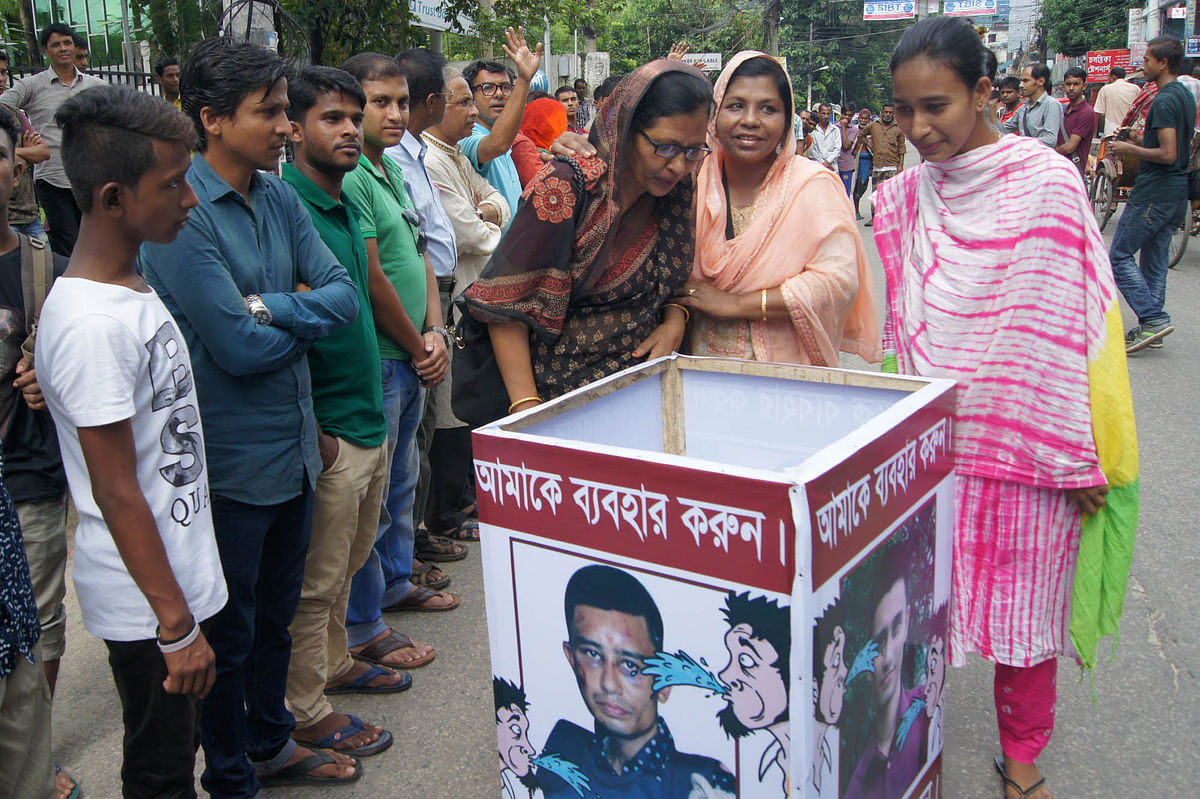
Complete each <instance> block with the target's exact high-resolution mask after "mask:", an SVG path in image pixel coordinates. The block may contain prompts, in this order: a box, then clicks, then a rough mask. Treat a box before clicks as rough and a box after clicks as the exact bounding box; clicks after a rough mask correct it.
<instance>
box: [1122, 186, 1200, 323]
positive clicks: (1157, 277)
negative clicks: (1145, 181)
mask: <svg viewBox="0 0 1200 799" xmlns="http://www.w3.org/2000/svg"><path fill="white" fill-rule="evenodd" d="M1187 211H1188V201H1187V198H1181V199H1179V200H1176V201H1175V202H1167V203H1151V204H1149V205H1134V204H1133V203H1126V204H1125V212H1124V213H1123V214H1121V218H1120V219H1119V220H1117V232H1116V233H1114V234H1113V240H1112V246H1111V247H1110V248H1109V250H1108V258H1109V260H1110V261H1112V270H1113V278H1114V279H1115V280H1116V281H1117V288H1119V289H1120V290H1121V294H1123V295H1124V296H1125V302H1127V303H1129V307H1130V308H1132V309H1133V312H1134V313H1135V314H1137V318H1138V322H1140V323H1141V324H1143V325H1148V326H1151V327H1159V326H1161V325H1166V324H1170V322H1171V316H1170V315H1169V314H1168V313H1167V312H1166V311H1165V310H1163V305H1165V304H1166V301H1167V262H1168V261H1169V260H1170V250H1171V236H1172V235H1173V234H1174V232H1175V229H1176V228H1177V227H1179V226H1180V225H1181V224H1183V220H1184V219H1185V218H1186V216H1187ZM1138 250H1141V253H1142V254H1141V258H1140V266H1139V264H1138V263H1136V262H1135V261H1134V259H1133V254H1134V253H1135V252H1137V251H1138Z"/></svg>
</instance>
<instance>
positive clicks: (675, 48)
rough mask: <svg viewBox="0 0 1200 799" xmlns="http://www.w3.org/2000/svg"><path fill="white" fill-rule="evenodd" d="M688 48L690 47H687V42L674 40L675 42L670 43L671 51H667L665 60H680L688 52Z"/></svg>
mask: <svg viewBox="0 0 1200 799" xmlns="http://www.w3.org/2000/svg"><path fill="white" fill-rule="evenodd" d="M689 50H690V48H689V47H688V43H687V42H684V41H678V42H675V44H673V45H671V52H669V53H667V60H669V61H682V60H683V57H684V56H685V55H687V54H688V51H689Z"/></svg>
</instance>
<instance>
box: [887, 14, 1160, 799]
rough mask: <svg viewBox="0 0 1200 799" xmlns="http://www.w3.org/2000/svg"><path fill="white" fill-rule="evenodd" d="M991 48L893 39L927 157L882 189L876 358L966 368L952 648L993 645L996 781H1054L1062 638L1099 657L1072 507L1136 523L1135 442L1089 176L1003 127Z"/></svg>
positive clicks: (920, 30) (956, 37)
mask: <svg viewBox="0 0 1200 799" xmlns="http://www.w3.org/2000/svg"><path fill="white" fill-rule="evenodd" d="M986 57H987V52H986V50H985V49H984V46H983V44H982V43H981V42H980V40H979V37H978V36H977V35H976V33H975V31H974V30H973V29H972V27H971V26H970V25H969V24H968V23H967V22H965V21H964V20H962V19H961V18H952V17H934V18H931V19H927V20H924V21H922V22H920V23H918V24H917V25H915V26H913V27H912V28H909V29H908V31H907V32H906V33H905V34H904V36H903V38H902V39H901V40H900V43H899V44H898V45H897V47H896V51H895V53H894V54H893V56H892V63H891V69H892V84H893V93H894V95H895V104H896V121H897V122H898V123H899V125H900V128H901V129H902V130H903V132H904V134H905V136H906V137H908V139H909V140H910V141H912V142H913V144H914V145H916V147H917V149H918V150H919V152H920V153H921V155H922V156H923V158H924V161H925V163H923V164H921V165H920V166H918V167H917V168H915V169H912V170H907V171H905V172H902V173H901V174H900V175H898V176H897V177H896V178H894V179H892V180H890V181H888V183H886V184H884V185H883V186H882V187H881V188H880V191H879V194H878V196H877V199H876V202H877V208H878V212H877V220H876V225H875V239H876V243H877V244H878V246H879V253H880V257H881V259H882V261H883V264H884V268H885V270H886V273H887V280H888V291H887V315H886V318H885V322H884V369H885V371H903V372H906V373H910V374H919V375H924V376H937V377H951V378H954V379H956V380H958V381H960V388H959V394H958V410H957V415H956V424H955V434H954V448H955V456H956V461H957V469H958V485H957V502H956V504H957V509H956V519H955V540H954V547H955V550H954V579H953V594H954V596H953V603H952V613H951V641H950V660H951V663H952V664H954V665H962V664H963V663H964V662H965V659H966V655H967V653H969V652H971V651H976V652H979V653H980V654H981V655H982V656H983V657H985V658H986V659H988V660H991V661H992V662H993V663H995V702H996V709H997V719H998V722H999V727H1000V742H1001V747H1002V749H1003V752H1004V754H1003V757H997V758H996V767H997V769H998V770H999V771H1000V774H1001V776H1002V777H1003V779H1004V785H1005V794H1006V796H1007V797H1009V798H1010V799H1019V798H1020V797H1030V798H1031V799H1050V798H1051V792H1050V789H1049V788H1048V787H1047V785H1046V783H1045V780H1044V778H1043V777H1042V774H1041V773H1040V771H1039V770H1038V768H1037V766H1036V765H1035V761H1036V760H1037V758H1038V756H1039V755H1040V754H1041V752H1042V750H1043V749H1044V747H1045V746H1046V744H1047V743H1048V742H1049V739H1050V735H1051V732H1052V731H1053V727H1054V710H1055V705H1056V702H1057V693H1056V676H1057V665H1056V663H1057V661H1056V658H1057V657H1058V656H1060V655H1075V656H1076V657H1080V658H1082V659H1083V661H1084V662H1085V663H1088V664H1090V663H1092V662H1094V660H1093V658H1094V655H1093V652H1092V651H1090V650H1091V649H1093V648H1094V645H1095V638H1092V637H1089V636H1088V635H1080V634H1079V630H1078V629H1077V621H1078V619H1077V618H1075V617H1073V616H1072V591H1074V592H1075V593H1074V596H1075V605H1076V607H1075V611H1076V613H1075V616H1079V615H1080V611H1081V610H1083V609H1085V608H1086V607H1087V606H1089V603H1088V602H1084V601H1081V599H1080V597H1081V596H1083V594H1081V592H1080V587H1079V584H1078V583H1077V582H1076V580H1075V576H1076V565H1077V559H1078V563H1079V572H1080V575H1085V573H1086V572H1087V571H1088V570H1089V568H1090V564H1091V561H1090V554H1091V553H1090V551H1089V552H1088V555H1089V559H1088V560H1087V561H1086V564H1087V566H1086V567H1085V559H1084V557H1083V554H1082V552H1081V549H1080V539H1081V522H1082V526H1083V531H1084V533H1083V534H1084V536H1089V535H1090V531H1091V530H1092V529H1093V528H1092V527H1091V526H1090V524H1091V520H1093V519H1101V520H1103V519H1105V518H1107V514H1108V513H1109V512H1110V511H1115V510H1116V508H1117V506H1121V507H1122V509H1124V508H1128V507H1130V504H1129V503H1130V497H1132V519H1133V524H1136V516H1137V510H1136V492H1137V480H1136V474H1137V465H1136V448H1137V444H1136V436H1135V434H1134V433H1133V429H1132V404H1131V403H1130V402H1129V387H1128V385H1129V384H1128V376H1127V374H1126V373H1125V364H1124V351H1123V349H1121V350H1120V352H1117V351H1116V350H1115V349H1114V347H1115V345H1113V344H1112V342H1113V341H1116V340H1119V339H1120V338H1121V333H1120V330H1121V328H1120V313H1119V308H1118V306H1117V305H1116V300H1115V296H1116V295H1115V291H1114V285H1113V278H1112V273H1111V269H1109V266H1108V261H1107V258H1106V254H1105V250H1104V245H1103V242H1102V241H1101V239H1100V235H1099V231H1098V230H1096V227H1095V223H1094V221H1093V220H1092V216H1091V214H1090V213H1089V209H1088V202H1087V197H1086V195H1085V193H1084V187H1083V184H1082V182H1081V181H1080V177H1079V174H1078V172H1077V171H1076V170H1074V169H1073V168H1072V165H1071V164H1070V162H1068V161H1067V160H1066V159H1065V158H1063V157H1062V156H1060V155H1058V154H1056V153H1055V152H1054V151H1053V150H1051V149H1050V148H1048V147H1045V146H1043V145H1041V144H1040V143H1038V142H1036V141H1033V140H1030V139H1027V138H1019V137H1013V136H1009V137H1005V138H1003V139H999V138H998V137H997V134H996V132H995V131H994V130H993V129H992V128H991V127H990V126H989V125H988V123H987V121H986V107H987V102H988V98H989V96H990V93H991V80H990V77H989V76H987V75H986V74H985V70H986V66H985V64H986V62H985V59H986ZM1114 331H1115V332H1114ZM1112 463H1116V464H1117V465H1116V466H1115V467H1110V464H1112ZM1130 466H1131V468H1132V471H1129V467H1130ZM1110 483H1111V484H1112V488H1113V493H1112V494H1111V495H1109V496H1108V497H1107V501H1108V504H1109V507H1108V508H1104V509H1103V510H1101V509H1102V508H1103V507H1104V506H1105V504H1106V495H1108V494H1109V484H1110ZM1129 519H1130V516H1129V515H1123V516H1122V517H1121V522H1122V523H1123V524H1124V525H1125V526H1124V527H1123V528H1122V531H1123V532H1126V531H1127V533H1128V536H1129V539H1128V540H1129V548H1130V550H1131V549H1132V528H1130V527H1129V525H1128V524H1127V523H1128V522H1129ZM1086 540H1087V541H1089V542H1090V541H1091V540H1092V539H1091V538H1087V539H1086ZM1089 545H1090V544H1089ZM1124 566H1125V569H1126V574H1127V569H1128V561H1127V560H1126V561H1125V564H1124ZM1116 570H1117V571H1118V572H1119V566H1118V567H1116ZM1085 582H1086V581H1085ZM1123 588H1124V586H1121V596H1122V597H1123ZM1098 590H1099V589H1097V591H1098ZM1093 593H1095V592H1093ZM1115 616H1116V618H1119V616H1120V609H1119V607H1117V608H1116V610H1115ZM1068 621H1069V631H1070V640H1069V639H1068ZM1114 623H1115V622H1114ZM1081 626H1082V627H1084V628H1087V630H1088V631H1095V630H1096V629H1097V628H1098V627H1099V628H1101V629H1103V628H1104V625H1103V624H1099V625H1097V624H1091V625H1090V626H1089V625H1088V624H1083V625H1081ZM1109 631H1110V632H1111V630H1109ZM1085 650H1089V651H1085Z"/></svg>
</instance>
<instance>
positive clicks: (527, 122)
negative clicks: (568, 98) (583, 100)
mask: <svg viewBox="0 0 1200 799" xmlns="http://www.w3.org/2000/svg"><path fill="white" fill-rule="evenodd" d="M566 129H567V111H566V109H565V108H563V105H562V103H560V102H559V101H558V100H552V99H550V98H549V97H539V98H538V99H537V100H534V101H533V102H532V103H530V104H529V105H527V106H525V119H524V121H522V122H521V132H522V133H524V134H525V135H526V136H528V137H529V138H530V140H531V141H532V142H533V143H534V144H536V145H537V146H538V147H540V148H541V149H543V150H549V149H550V145H551V144H553V143H554V140H555V139H557V138H558V137H559V136H561V135H562V134H563V133H564V132H565V131H566Z"/></svg>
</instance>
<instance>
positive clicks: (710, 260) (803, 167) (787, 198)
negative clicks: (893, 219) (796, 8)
mask: <svg viewBox="0 0 1200 799" xmlns="http://www.w3.org/2000/svg"><path fill="white" fill-rule="evenodd" d="M716 106H717V110H716V113H715V114H714V115H713V118H712V121H711V122H710V123H709V126H708V144H709V146H710V147H711V148H712V150H713V155H712V157H710V158H709V159H708V160H706V161H705V162H704V164H703V165H702V166H701V167H700V171H699V173H698V174H697V176H696V262H695V269H694V270H693V272H692V279H691V280H690V281H688V283H687V285H686V287H685V290H684V296H683V297H681V298H680V300H679V302H681V303H682V304H683V305H686V306H687V307H688V308H689V309H690V310H691V313H692V318H691V323H690V324H689V326H688V349H689V351H690V352H691V353H692V354H696V355H720V356H728V357H734V358H748V359H752V360H760V361H777V362H785V363H801V364H815V365H817V366H837V365H838V351H839V350H842V351H845V352H852V353H856V354H858V355H860V356H861V357H863V358H865V359H866V360H868V361H878V360H879V359H880V340H879V327H878V324H877V322H876V319H875V302H874V299H873V296H872V286H871V273H870V267H869V266H868V263H867V257H866V253H865V252H864V250H863V244H862V239H861V238H859V235H858V230H857V227H856V225H855V222H854V210H853V209H852V208H851V207H850V202H849V200H848V199H847V197H846V191H845V189H844V188H843V187H842V184H841V182H840V181H839V180H838V177H837V175H836V174H835V173H833V172H830V171H829V170H827V169H824V168H823V167H821V166H820V165H819V164H817V163H815V162H813V161H809V160H808V159H805V158H797V157H796V155H795V152H796V142H795V134H794V132H793V128H792V86H791V82H790V81H789V80H788V76H787V73H785V72H784V70H783V69H782V67H780V65H779V63H778V62H777V61H776V60H775V59H773V58H771V57H770V56H768V55H765V54H763V53H759V52H755V51H744V52H741V53H738V54H737V55H736V56H735V57H734V58H733V59H732V60H731V61H730V62H729V65H728V66H726V67H725V70H724V71H723V72H722V73H721V76H720V78H719V79H718V80H717V85H716Z"/></svg>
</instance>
